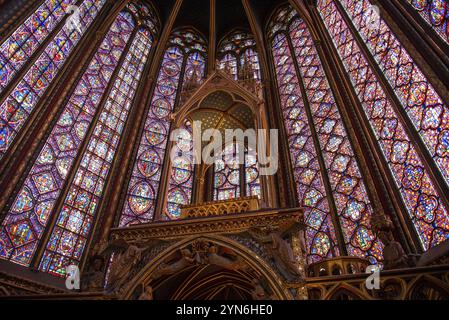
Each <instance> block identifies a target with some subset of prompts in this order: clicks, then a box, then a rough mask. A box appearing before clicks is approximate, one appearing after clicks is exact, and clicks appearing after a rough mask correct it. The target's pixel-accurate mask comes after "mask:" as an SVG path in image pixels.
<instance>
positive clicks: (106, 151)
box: [40, 29, 152, 275]
mask: <svg viewBox="0 0 449 320" xmlns="http://www.w3.org/2000/svg"><path fill="white" fill-rule="evenodd" d="M151 44H152V39H151V34H150V32H149V31H148V30H147V29H140V30H139V31H138V32H137V34H136V36H135V38H134V40H133V43H132V45H131V48H130V50H129V52H128V53H127V55H126V58H125V60H124V62H123V64H122V65H121V67H120V71H119V73H118V76H117V78H116V79H115V81H114V84H113V86H112V90H111V92H110V93H109V96H108V99H107V101H106V105H105V106H104V108H103V110H102V112H101V114H100V117H99V120H98V122H97V123H96V125H95V128H94V130H93V134H92V136H91V137H90V140H89V143H88V145H87V150H86V151H85V153H84V155H83V158H82V160H81V163H80V166H79V167H78V169H77V171H76V174H75V177H74V180H73V182H72V184H71V186H70V189H69V192H68V195H67V197H66V199H65V201H64V205H63V207H62V210H61V211H60V213H59V216H58V220H57V223H56V226H55V228H54V229H53V232H52V235H51V238H50V240H49V242H48V244H47V250H46V251H45V253H44V256H43V258H42V263H41V267H40V268H41V270H43V271H48V272H49V273H52V274H60V275H63V274H65V270H64V269H65V266H67V265H70V264H78V263H79V261H80V259H81V255H82V253H83V249H84V246H85V244H86V241H87V239H88V236H89V233H90V230H91V228H92V224H93V222H94V220H95V213H96V211H97V209H98V206H99V203H100V201H101V199H102V195H103V191H104V188H105V184H106V181H107V177H108V173H109V170H110V169H111V166H112V162H113V161H114V157H115V153H116V151H117V147H118V145H119V142H120V137H121V134H122V132H123V128H124V126H125V124H126V120H127V117H128V114H129V110H130V108H131V105H132V102H133V99H134V95H135V93H136V90H137V87H138V85H139V80H140V77H141V75H142V72H143V69H144V67H145V63H146V61H147V58H148V54H149V53H150V49H151Z"/></svg>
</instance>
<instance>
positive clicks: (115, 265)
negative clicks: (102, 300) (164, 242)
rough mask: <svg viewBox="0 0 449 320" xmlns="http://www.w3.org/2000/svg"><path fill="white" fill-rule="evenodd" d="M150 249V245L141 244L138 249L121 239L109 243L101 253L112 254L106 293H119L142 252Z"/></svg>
mask: <svg viewBox="0 0 449 320" xmlns="http://www.w3.org/2000/svg"><path fill="white" fill-rule="evenodd" d="M150 247H151V243H146V244H143V245H142V247H141V248H140V247H138V246H137V245H135V244H129V243H127V242H126V241H125V240H121V239H120V240H113V241H112V242H110V243H109V245H108V246H107V247H106V248H105V249H104V251H103V253H102V255H103V256H107V255H108V254H112V253H113V254H114V255H113V259H112V263H111V267H110V271H109V277H108V287H107V291H108V292H112V293H116V294H117V293H120V292H121V290H122V289H123V287H124V284H125V283H126V280H127V279H128V276H129V274H130V273H131V270H132V269H133V268H134V266H135V265H136V264H137V263H138V262H139V261H140V259H141V258H142V255H143V252H144V251H146V250H148V249H149V248H150Z"/></svg>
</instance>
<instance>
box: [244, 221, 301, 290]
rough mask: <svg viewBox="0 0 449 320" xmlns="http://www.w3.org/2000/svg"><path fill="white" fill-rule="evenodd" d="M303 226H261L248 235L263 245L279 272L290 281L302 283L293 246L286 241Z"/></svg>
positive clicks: (292, 223)
mask: <svg viewBox="0 0 449 320" xmlns="http://www.w3.org/2000/svg"><path fill="white" fill-rule="evenodd" d="M302 229H303V228H302V224H300V223H299V222H297V221H289V222H287V223H285V224H284V225H281V226H277V227H273V226H261V227H254V228H251V229H249V230H248V234H249V235H250V236H251V237H252V238H253V239H254V240H256V241H257V242H259V243H261V244H262V245H263V246H264V247H265V249H266V250H267V252H268V254H269V255H270V256H271V258H272V259H273V260H274V263H275V265H276V267H277V269H278V270H279V272H280V273H281V274H282V275H283V276H284V277H285V278H286V279H287V280H288V281H294V282H302V281H303V276H302V273H301V271H300V269H299V267H298V261H296V259H295V256H294V254H293V250H292V247H291V245H290V244H289V243H288V241H286V240H285V239H284V237H286V236H290V237H291V235H292V234H293V233H296V234H298V233H299V232H300V231H301V230H302Z"/></svg>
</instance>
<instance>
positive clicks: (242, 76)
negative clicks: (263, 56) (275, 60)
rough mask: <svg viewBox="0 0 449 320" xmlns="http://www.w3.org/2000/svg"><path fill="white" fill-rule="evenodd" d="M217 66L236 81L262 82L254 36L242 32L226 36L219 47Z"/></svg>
mask: <svg viewBox="0 0 449 320" xmlns="http://www.w3.org/2000/svg"><path fill="white" fill-rule="evenodd" d="M217 65H218V69H219V70H224V71H226V72H228V73H229V74H230V75H231V76H232V78H234V79H235V80H248V79H256V80H260V65H259V56H258V54H257V51H256V41H255V40H254V38H253V36H252V35H250V34H248V33H246V32H242V31H234V32H232V33H231V34H229V35H228V36H226V37H225V38H224V39H223V40H222V41H221V42H220V43H219V45H218V62H217Z"/></svg>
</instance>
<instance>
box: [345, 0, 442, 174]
mask: <svg viewBox="0 0 449 320" xmlns="http://www.w3.org/2000/svg"><path fill="white" fill-rule="evenodd" d="M341 4H342V7H343V8H345V11H346V13H347V14H348V15H349V16H350V18H351V20H352V23H353V24H354V26H355V27H356V29H357V30H358V32H359V34H360V36H361V37H362V39H363V40H364V41H365V43H366V44H367V47H368V49H369V50H370V52H371V54H372V55H373V57H374V58H375V59H376V61H377V63H378V64H379V67H380V68H381V69H382V72H383V73H384V74H385V76H386V77H387V80H388V81H389V83H390V85H391V87H392V88H393V89H394V91H395V93H396V95H397V97H398V98H399V100H400V101H401V103H402V105H403V107H404V109H405V110H406V111H407V114H408V116H409V118H410V119H411V121H412V122H413V124H414V125H415V127H416V130H417V131H418V132H419V134H420V135H421V137H422V138H423V140H424V142H425V143H426V145H427V148H428V149H429V152H430V153H431V155H432V157H433V158H434V159H435V162H436V163H437V165H438V166H439V168H440V170H441V172H442V173H443V175H444V176H445V178H446V179H447V180H449V121H447V119H449V107H448V106H447V105H446V104H444V102H443V101H442V99H441V98H440V97H439V96H438V94H437V93H436V91H435V89H434V88H433V87H432V85H431V84H430V83H429V81H428V80H427V78H426V76H425V75H424V74H423V73H422V72H421V70H420V69H419V68H418V66H417V65H416V63H415V62H414V61H413V59H412V58H411V57H410V55H409V54H408V53H407V51H406V50H405V48H404V47H403V46H402V45H401V43H400V42H399V40H398V39H397V38H396V37H395V35H394V34H393V32H392V31H391V30H390V28H389V27H388V26H387V24H386V23H385V22H384V21H383V19H382V18H381V17H379V16H377V17H376V18H377V19H378V23H370V21H373V20H375V19H374V18H371V17H369V16H371V15H375V14H376V13H375V11H374V10H370V8H371V4H370V2H369V1H368V0H362V1H358V0H357V1H354V0H344V1H341Z"/></svg>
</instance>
